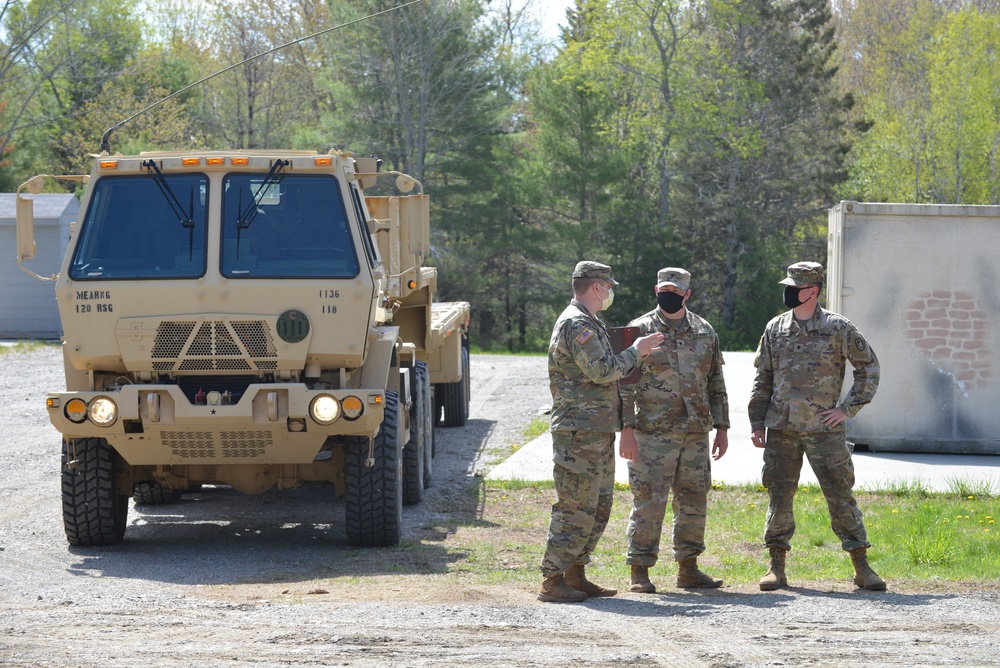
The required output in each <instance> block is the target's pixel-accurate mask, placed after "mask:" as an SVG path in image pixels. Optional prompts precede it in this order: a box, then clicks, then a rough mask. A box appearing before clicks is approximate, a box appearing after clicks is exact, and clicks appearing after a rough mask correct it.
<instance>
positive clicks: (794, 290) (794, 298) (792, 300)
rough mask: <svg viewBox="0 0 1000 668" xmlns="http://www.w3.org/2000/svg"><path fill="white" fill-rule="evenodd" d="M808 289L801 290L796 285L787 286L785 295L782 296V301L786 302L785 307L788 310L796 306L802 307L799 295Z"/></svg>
mask: <svg viewBox="0 0 1000 668" xmlns="http://www.w3.org/2000/svg"><path fill="white" fill-rule="evenodd" d="M805 289H806V288H799V287H796V286H794V285H786V286H785V294H784V295H783V296H782V300H783V301H784V302H785V306H787V307H788V308H795V307H796V306H802V300H801V299H799V294H800V293H801V292H802V291H803V290H805Z"/></svg>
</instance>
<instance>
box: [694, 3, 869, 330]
mask: <svg viewBox="0 0 1000 668" xmlns="http://www.w3.org/2000/svg"><path fill="white" fill-rule="evenodd" d="M704 10H705V11H704V13H703V14H702V16H701V17H700V20H701V21H703V24H702V25H700V26H699V31H700V35H701V39H700V40H699V45H698V46H699V48H698V49H697V53H693V54H692V59H693V62H694V67H695V79H694V81H693V82H692V85H693V86H694V88H695V90H692V91H690V94H689V95H688V96H686V98H685V105H686V108H685V114H684V115H685V118H687V119H689V124H688V125H687V126H686V128H685V130H686V131H685V133H684V137H683V141H682V142H679V143H680V144H682V145H680V146H678V162H679V165H678V171H679V172H680V173H681V174H683V179H682V180H681V182H680V183H679V184H678V195H677V198H678V201H679V202H682V206H683V208H684V213H683V218H684V220H683V222H682V223H679V228H680V229H679V231H680V235H681V238H682V239H685V240H686V242H687V244H688V248H689V250H690V251H691V254H692V273H693V274H694V275H695V276H696V277H699V279H700V280H699V282H698V285H699V286H700V287H699V296H700V297H701V298H702V299H704V300H705V301H704V302H699V305H700V304H702V303H704V304H705V307H704V308H703V309H702V310H703V312H704V313H706V314H708V315H709V317H710V319H713V320H714V321H715V322H716V324H717V327H718V328H719V329H720V333H721V334H723V335H724V338H727V341H726V343H727V345H730V346H738V347H749V346H751V345H753V343H755V342H756V338H757V337H758V336H759V333H760V331H761V330H762V328H763V325H764V322H765V321H766V320H767V319H768V318H769V317H770V315H772V314H773V313H774V310H775V307H776V306H780V302H779V303H775V301H776V300H775V299H774V298H773V294H774V290H775V288H774V286H773V281H774V280H775V278H776V276H775V273H776V271H777V269H778V268H780V267H784V266H786V265H787V264H789V263H791V262H792V261H795V260H800V259H818V260H820V261H823V260H824V258H825V248H824V245H823V241H824V235H823V233H822V231H821V230H822V226H823V225H824V224H825V210H826V208H827V207H829V206H830V205H831V204H832V203H833V195H834V188H835V187H836V185H837V184H838V183H839V182H840V181H842V180H843V179H844V178H845V176H846V172H845V166H844V155H845V152H846V146H845V140H846V124H847V112H848V111H849V109H850V107H851V105H852V100H851V98H850V97H845V96H842V95H841V94H840V93H839V92H838V90H837V88H836V86H835V83H834V80H833V76H834V74H835V72H836V67H835V65H834V64H833V60H832V58H833V54H834V52H835V47H836V45H835V41H834V31H833V27H832V24H831V18H832V17H831V15H830V12H829V8H828V5H827V2H826V1H825V0H787V1H775V0H741V1H736V2H733V1H729V0H724V1H710V2H707V3H706V4H705V5H704Z"/></svg>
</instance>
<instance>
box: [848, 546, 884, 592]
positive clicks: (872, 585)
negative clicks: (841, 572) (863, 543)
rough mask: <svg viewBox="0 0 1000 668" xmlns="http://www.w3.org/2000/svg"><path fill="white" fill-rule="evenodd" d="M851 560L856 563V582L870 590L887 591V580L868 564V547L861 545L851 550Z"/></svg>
mask: <svg viewBox="0 0 1000 668" xmlns="http://www.w3.org/2000/svg"><path fill="white" fill-rule="evenodd" d="M851 562H852V563H853V564H854V584H855V586H858V587H861V588H862V589H868V590H870V591H885V580H883V579H882V578H880V577H879V576H878V573H876V572H875V571H873V570H872V567H871V566H869V565H868V548H867V547H859V548H856V549H853V550H851Z"/></svg>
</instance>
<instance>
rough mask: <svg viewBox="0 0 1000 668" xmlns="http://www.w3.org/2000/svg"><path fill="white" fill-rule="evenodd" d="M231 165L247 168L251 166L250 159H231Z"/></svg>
mask: <svg viewBox="0 0 1000 668" xmlns="http://www.w3.org/2000/svg"><path fill="white" fill-rule="evenodd" d="M229 164H230V165H237V166H246V165H249V164H250V158H230V159H229Z"/></svg>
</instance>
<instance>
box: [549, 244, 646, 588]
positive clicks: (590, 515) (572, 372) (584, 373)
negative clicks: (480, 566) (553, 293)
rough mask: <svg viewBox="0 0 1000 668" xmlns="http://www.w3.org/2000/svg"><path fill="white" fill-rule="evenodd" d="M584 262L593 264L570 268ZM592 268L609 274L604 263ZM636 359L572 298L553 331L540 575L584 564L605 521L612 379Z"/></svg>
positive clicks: (610, 475)
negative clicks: (546, 516) (547, 509)
mask: <svg viewBox="0 0 1000 668" xmlns="http://www.w3.org/2000/svg"><path fill="white" fill-rule="evenodd" d="M586 264H590V265H597V263H581V264H580V265H577V267H578V269H579V267H580V266H581V265H586ZM597 266H599V267H604V269H606V270H607V272H608V273H607V276H608V277H610V269H609V268H608V267H606V266H605V265H597ZM574 275H576V274H574ZM602 277H603V276H602ZM638 360H639V351H638V350H637V349H636V348H635V347H629V348H626V349H625V350H624V351H622V352H621V353H619V354H617V355H616V354H614V352H613V351H612V349H611V342H610V341H609V339H608V334H607V331H606V330H605V326H604V323H603V322H601V321H600V320H599V319H598V318H597V317H595V316H594V315H592V314H590V313H589V312H588V311H587V309H586V307H584V305H583V304H581V303H580V302H578V301H577V300H575V299H574V300H572V301H571V302H570V305H569V306H567V307H566V310H564V311H563V312H562V314H561V315H560V316H559V318H558V320H556V324H555V327H553V329H552V339H551V341H550V342H549V383H550V388H551V390H552V417H551V431H552V449H553V463H554V466H553V479H554V481H555V487H556V496H557V500H556V503H555V504H554V505H553V506H552V518H551V521H550V523H549V538H548V544H547V546H546V549H545V556H544V557H543V558H542V565H541V570H542V573H543V574H545V575H546V576H548V575H551V574H554V573H562V572H565V571H566V569H568V568H569V567H570V566H572V565H574V564H584V565H585V564H588V563H590V555H591V553H592V552H593V551H594V548H595V547H596V546H597V541H598V540H600V538H601V535H602V534H603V533H604V528H605V527H606V526H607V523H608V518H609V517H610V516H611V503H612V499H613V487H614V481H615V456H614V444H615V432H616V431H620V430H621V426H622V421H621V400H620V398H619V396H618V382H617V381H618V379H619V378H621V377H623V376H626V375H628V374H629V373H630V372H631V371H632V369H633V368H634V367H635V365H636V362H637V361H638Z"/></svg>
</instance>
